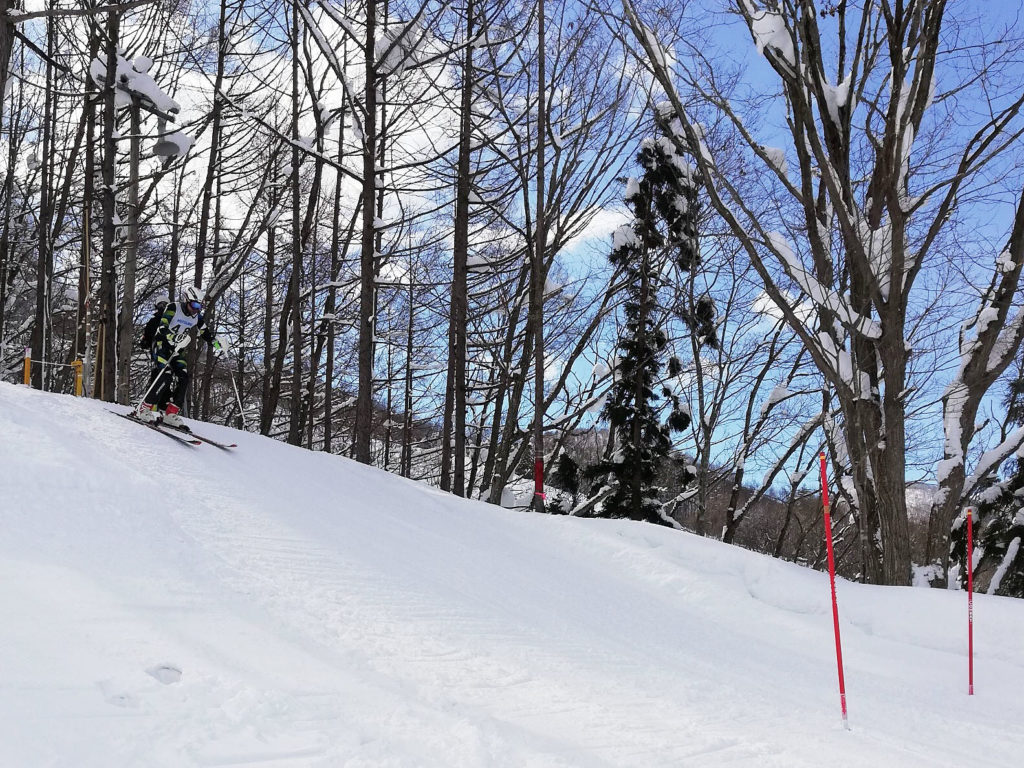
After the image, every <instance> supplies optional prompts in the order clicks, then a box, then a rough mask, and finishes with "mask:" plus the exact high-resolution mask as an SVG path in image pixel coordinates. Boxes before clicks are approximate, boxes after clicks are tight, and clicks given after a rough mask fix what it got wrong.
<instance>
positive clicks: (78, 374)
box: [71, 360, 82, 397]
mask: <svg viewBox="0 0 1024 768" xmlns="http://www.w3.org/2000/svg"><path fill="white" fill-rule="evenodd" d="M71 368H72V369H73V370H74V372H75V397H81V396H82V361H81V360H72V361H71Z"/></svg>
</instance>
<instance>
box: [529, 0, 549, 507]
mask: <svg viewBox="0 0 1024 768" xmlns="http://www.w3.org/2000/svg"><path fill="white" fill-rule="evenodd" d="M544 15H545V14H544V0H538V7H537V182H536V183H537V231H536V239H537V243H536V245H535V246H534V249H533V258H534V263H533V270H532V274H531V278H532V288H531V290H530V324H531V325H532V326H533V337H534V342H533V375H534V394H533V397H534V416H533V475H534V485H535V489H536V490H535V491H534V494H533V509H534V511H536V512H543V511H544V283H545V269H544V253H545V250H546V246H547V234H548V233H547V227H546V225H545V221H544V205H545V202H544V186H545V175H544V174H545V169H544V145H545V143H546V141H547V123H546V120H547V114H546V113H547V106H546V104H545V93H544V90H545V89H546V88H547V80H546V73H545V64H546V61H547V57H546V55H545V51H544V45H545V43H544V23H545V22H544Z"/></svg>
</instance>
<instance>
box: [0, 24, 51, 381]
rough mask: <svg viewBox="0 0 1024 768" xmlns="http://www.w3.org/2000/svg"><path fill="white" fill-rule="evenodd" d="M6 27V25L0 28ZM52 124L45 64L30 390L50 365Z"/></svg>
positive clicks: (48, 37) (48, 68) (48, 66)
mask: <svg viewBox="0 0 1024 768" xmlns="http://www.w3.org/2000/svg"><path fill="white" fill-rule="evenodd" d="M0 26H4V27H6V24H3V25H0ZM53 34H54V32H53V19H52V18H49V19H47V21H46V50H47V54H48V55H49V56H50V57H52V55H53ZM52 120H53V65H52V64H51V63H50V60H47V62H46V93H45V98H44V102H43V135H42V140H41V141H40V150H41V152H42V154H41V156H40V158H39V160H40V166H39V167H40V173H39V218H38V219H37V223H38V227H39V231H38V238H39V239H38V244H39V253H38V256H39V259H38V262H37V269H36V316H35V324H34V325H33V326H32V357H33V358H35V359H36V360H38V361H39V363H40V364H38V365H34V366H33V367H32V386H34V387H36V388H37V389H46V380H45V374H46V363H49V362H51V361H50V356H49V355H48V354H47V352H48V348H49V346H50V344H49V336H50V333H49V331H50V290H51V288H52V286H53V253H52V250H51V248H50V205H51V200H50V194H51V193H50V168H51V163H52V160H51V157H50V155H51V147H52V140H53V136H52V132H51V127H50V124H51V122H52Z"/></svg>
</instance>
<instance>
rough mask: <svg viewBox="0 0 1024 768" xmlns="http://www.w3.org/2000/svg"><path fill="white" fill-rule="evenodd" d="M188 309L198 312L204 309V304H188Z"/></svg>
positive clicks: (199, 302) (191, 302)
mask: <svg viewBox="0 0 1024 768" xmlns="http://www.w3.org/2000/svg"><path fill="white" fill-rule="evenodd" d="M188 308H189V309H191V310H192V311H193V312H198V311H199V310H200V309H202V308H203V303H202V302H201V301H190V302H189V303H188Z"/></svg>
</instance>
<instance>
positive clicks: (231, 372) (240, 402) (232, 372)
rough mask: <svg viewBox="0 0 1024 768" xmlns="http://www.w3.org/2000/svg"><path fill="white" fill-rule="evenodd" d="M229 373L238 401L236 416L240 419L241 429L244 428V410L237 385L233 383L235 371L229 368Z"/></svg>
mask: <svg viewBox="0 0 1024 768" xmlns="http://www.w3.org/2000/svg"><path fill="white" fill-rule="evenodd" d="M229 373H230V374H231V386H232V388H233V389H234V390H235V400H237V401H238V418H240V419H241V420H242V429H243V430H244V429H245V412H244V411H243V410H242V398H241V396H240V395H239V394H238V385H237V384H236V383H235V372H234V371H231V370H229Z"/></svg>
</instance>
